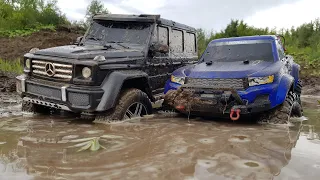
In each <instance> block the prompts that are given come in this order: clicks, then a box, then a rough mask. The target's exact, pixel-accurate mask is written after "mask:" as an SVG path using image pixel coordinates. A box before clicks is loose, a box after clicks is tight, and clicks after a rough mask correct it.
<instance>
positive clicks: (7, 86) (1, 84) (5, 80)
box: [0, 72, 16, 93]
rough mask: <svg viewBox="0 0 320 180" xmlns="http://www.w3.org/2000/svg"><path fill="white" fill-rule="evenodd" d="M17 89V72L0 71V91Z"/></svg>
mask: <svg viewBox="0 0 320 180" xmlns="http://www.w3.org/2000/svg"><path fill="white" fill-rule="evenodd" d="M15 90H16V81H15V74H9V73H6V74H4V73H2V72H0V93H3V92H14V91H15Z"/></svg>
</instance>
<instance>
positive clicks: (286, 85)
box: [271, 74, 294, 107]
mask: <svg viewBox="0 0 320 180" xmlns="http://www.w3.org/2000/svg"><path fill="white" fill-rule="evenodd" d="M290 91H292V92H294V78H293V77H292V76H290V75H289V74H286V75H283V76H282V77H281V79H280V81H279V85H278V88H277V90H276V96H274V97H273V100H272V101H271V106H272V107H276V106H278V105H280V104H282V103H283V102H284V101H285V99H286V97H287V94H288V93H289V92H290Z"/></svg>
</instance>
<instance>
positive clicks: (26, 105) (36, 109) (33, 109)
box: [21, 101, 51, 114]
mask: <svg viewBox="0 0 320 180" xmlns="http://www.w3.org/2000/svg"><path fill="white" fill-rule="evenodd" d="M21 110H22V112H26V113H34V114H39V113H51V112H50V111H51V109H50V108H49V107H45V106H41V105H37V104H33V103H31V102H27V101H22V109H21Z"/></svg>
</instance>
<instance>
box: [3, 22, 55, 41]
mask: <svg viewBox="0 0 320 180" xmlns="http://www.w3.org/2000/svg"><path fill="white" fill-rule="evenodd" d="M41 30H51V31H55V26H53V25H47V26H38V27H36V28H27V29H21V30H0V37H9V38H13V37H19V36H29V35H31V34H32V33H34V32H38V31H41Z"/></svg>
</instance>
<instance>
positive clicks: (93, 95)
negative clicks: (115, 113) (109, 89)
mask: <svg viewBox="0 0 320 180" xmlns="http://www.w3.org/2000/svg"><path fill="white" fill-rule="evenodd" d="M16 87H17V92H18V93H19V94H20V95H21V97H23V99H24V100H25V101H29V102H32V103H34V104H39V105H43V106H48V107H52V108H56V109H63V110H68V111H73V112H83V111H85V112H94V111H95V110H96V108H97V106H98V105H99V103H100V100H101V97H102V95H103V93H104V91H103V90H102V89H100V87H88V86H85V87H82V86H74V85H70V84H64V83H53V82H51V81H45V80H38V79H31V78H29V77H27V76H25V75H21V76H18V77H17V78H16Z"/></svg>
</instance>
